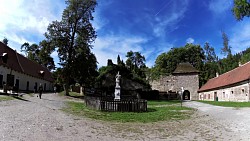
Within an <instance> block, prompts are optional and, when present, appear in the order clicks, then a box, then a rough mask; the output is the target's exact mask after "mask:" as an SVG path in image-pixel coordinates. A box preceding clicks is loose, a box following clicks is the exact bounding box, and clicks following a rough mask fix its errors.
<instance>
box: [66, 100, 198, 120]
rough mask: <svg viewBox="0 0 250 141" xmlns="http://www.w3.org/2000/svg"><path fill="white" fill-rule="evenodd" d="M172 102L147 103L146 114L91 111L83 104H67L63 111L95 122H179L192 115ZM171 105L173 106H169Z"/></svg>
mask: <svg viewBox="0 0 250 141" xmlns="http://www.w3.org/2000/svg"><path fill="white" fill-rule="evenodd" d="M163 103H164V105H169V106H168V107H157V106H159V105H163ZM176 103H177V101H176V102H173V101H164V102H163V101H159V102H157V101H149V105H151V106H150V108H148V112H142V113H134V112H102V111H98V110H92V109H89V108H87V107H86V106H85V104H84V103H79V102H68V103H67V104H68V106H67V108H64V109H63V111H65V112H68V113H70V114H74V115H77V116H85V117H88V118H93V119H97V120H104V121H116V122H143V123H148V122H157V121H167V120H181V119H186V118H189V117H190V115H191V114H192V113H193V110H192V109H191V108H187V107H180V105H176ZM171 104H175V105H173V106H171Z"/></svg>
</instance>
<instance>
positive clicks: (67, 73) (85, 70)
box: [45, 0, 97, 94]
mask: <svg viewBox="0 0 250 141" xmlns="http://www.w3.org/2000/svg"><path fill="white" fill-rule="evenodd" d="M96 4H97V3H96V1H95V0H66V5H67V7H66V8H65V9H64V11H63V14H62V19H61V21H53V22H52V23H51V24H49V26H48V29H47V30H48V32H46V33H45V37H46V38H47V40H48V42H50V43H51V46H52V47H54V48H57V52H58V57H59V59H60V65H62V67H63V71H62V72H63V75H64V77H63V78H64V79H65V81H64V82H65V84H66V85H65V86H66V87H65V88H66V89H67V88H68V86H69V84H70V83H73V82H76V81H78V82H79V83H80V84H83V85H90V83H89V82H90V81H89V80H92V77H93V75H94V74H95V72H96V69H97V65H96V64H97V61H96V57H95V55H94V54H93V53H92V52H91V48H92V46H91V43H92V42H93V41H94V40H95V38H96V32H95V30H94V28H93V26H92V24H91V22H90V21H91V20H93V16H92V13H93V12H94V9H95V6H96ZM79 75H80V76H79ZM66 94H67V92H66Z"/></svg>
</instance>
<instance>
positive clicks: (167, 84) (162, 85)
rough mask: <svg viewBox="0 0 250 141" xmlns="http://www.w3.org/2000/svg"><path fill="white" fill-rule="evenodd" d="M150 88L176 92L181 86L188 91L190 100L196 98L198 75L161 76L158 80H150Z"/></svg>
mask: <svg viewBox="0 0 250 141" xmlns="http://www.w3.org/2000/svg"><path fill="white" fill-rule="evenodd" d="M150 85H151V88H152V90H158V91H160V92H168V91H172V92H176V93H178V92H179V91H181V87H183V88H184V90H188V91H189V92H190V100H198V93H197V91H198V89H199V76H198V74H182V75H180V74H179V75H171V76H161V77H160V78H159V79H158V80H153V81H151V82H150Z"/></svg>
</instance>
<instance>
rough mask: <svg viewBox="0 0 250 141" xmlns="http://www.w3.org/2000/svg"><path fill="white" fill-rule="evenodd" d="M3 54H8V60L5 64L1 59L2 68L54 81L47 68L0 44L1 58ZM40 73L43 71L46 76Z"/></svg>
mask: <svg viewBox="0 0 250 141" xmlns="http://www.w3.org/2000/svg"><path fill="white" fill-rule="evenodd" d="M3 53H7V55H8V59H7V63H4V62H3V60H2V59H0V66H5V67H8V68H11V69H13V70H15V71H18V72H20V73H24V74H27V75H30V76H33V77H36V78H39V79H44V80H47V81H50V82H53V81H54V80H53V78H52V74H51V72H50V71H49V70H48V69H47V68H45V67H43V66H41V65H39V64H38V63H36V62H34V61H31V60H29V59H27V58H26V57H24V56H23V55H21V54H19V53H17V52H16V51H15V50H13V49H11V48H10V47H8V46H6V45H5V44H3V43H2V42H0V56H1V55H2V54H3ZM40 71H43V72H44V74H43V75H41V74H40V73H39V72H40Z"/></svg>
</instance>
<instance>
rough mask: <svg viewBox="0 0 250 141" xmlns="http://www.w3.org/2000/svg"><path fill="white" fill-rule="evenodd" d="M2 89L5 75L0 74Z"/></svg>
mask: <svg viewBox="0 0 250 141" xmlns="http://www.w3.org/2000/svg"><path fill="white" fill-rule="evenodd" d="M0 88H3V75H1V74H0Z"/></svg>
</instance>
